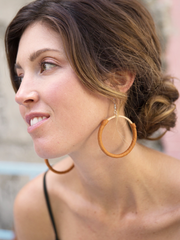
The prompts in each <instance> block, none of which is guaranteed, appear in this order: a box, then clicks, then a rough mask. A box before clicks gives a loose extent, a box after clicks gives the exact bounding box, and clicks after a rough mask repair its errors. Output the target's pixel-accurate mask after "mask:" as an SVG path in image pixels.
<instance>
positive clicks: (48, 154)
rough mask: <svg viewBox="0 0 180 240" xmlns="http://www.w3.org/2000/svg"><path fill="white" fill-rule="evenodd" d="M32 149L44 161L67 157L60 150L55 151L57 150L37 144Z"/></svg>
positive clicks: (64, 152)
mask: <svg viewBox="0 0 180 240" xmlns="http://www.w3.org/2000/svg"><path fill="white" fill-rule="evenodd" d="M34 149H35V152H36V153H37V155H38V156H39V157H40V158H44V159H53V158H59V157H62V156H64V155H67V152H66V151H60V149H58V150H59V151H57V149H56V150H55V149H54V148H52V147H49V146H42V145H41V146H40V145H39V144H34Z"/></svg>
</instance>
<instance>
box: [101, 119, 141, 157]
mask: <svg viewBox="0 0 180 240" xmlns="http://www.w3.org/2000/svg"><path fill="white" fill-rule="evenodd" d="M116 117H121V118H124V119H126V120H127V121H128V122H129V124H130V127H131V130H132V135H133V139H132V142H131V145H130V146H129V147H128V149H127V150H126V151H125V152H123V153H120V154H113V153H110V152H108V151H107V150H106V149H105V147H104V145H103V142H102V132H103V129H104V127H105V126H106V125H107V124H108V122H109V121H110V120H112V119H114V118H116ZM136 140H137V130H136V124H135V123H133V122H132V121H131V120H130V119H129V118H127V117H125V116H121V115H114V116H113V117H110V118H108V119H105V120H103V121H102V122H101V125H100V128H99V132H98V143H99V146H100V148H101V150H102V151H103V152H104V153H105V154H106V155H107V156H109V157H112V158H122V157H124V156H126V155H128V154H129V153H130V152H131V151H132V149H133V148H134V146H135V144H136Z"/></svg>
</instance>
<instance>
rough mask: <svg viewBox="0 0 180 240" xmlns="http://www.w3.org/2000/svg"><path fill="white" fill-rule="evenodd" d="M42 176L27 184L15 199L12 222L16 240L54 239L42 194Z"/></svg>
mask: <svg viewBox="0 0 180 240" xmlns="http://www.w3.org/2000/svg"><path fill="white" fill-rule="evenodd" d="M43 176H44V175H43V174H42V175H40V176H38V177H37V178H35V179H33V180H32V181H31V182H29V183H28V184H27V185H26V186H25V187H24V188H23V189H22V190H21V191H20V192H19V194H18V195H17V197H16V199H15V203H14V220H15V231H16V234H17V238H18V240H21V239H22V240H32V239H33V240H41V239H44V240H46V239H47V240H50V239H54V236H53V230H52V226H51V222H50V218H49V215H48V211H47V207H46V202H45V197H44V192H43ZM51 235H52V236H51Z"/></svg>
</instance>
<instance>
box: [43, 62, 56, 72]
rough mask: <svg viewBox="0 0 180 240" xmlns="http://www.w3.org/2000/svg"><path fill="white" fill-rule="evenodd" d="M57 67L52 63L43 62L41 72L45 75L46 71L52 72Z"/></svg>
mask: <svg viewBox="0 0 180 240" xmlns="http://www.w3.org/2000/svg"><path fill="white" fill-rule="evenodd" d="M56 66H57V65H56V64H54V63H50V62H42V63H41V70H40V72H41V73H43V72H44V71H48V70H51V69H52V68H54V67H56Z"/></svg>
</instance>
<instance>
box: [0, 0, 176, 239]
mask: <svg viewBox="0 0 180 240" xmlns="http://www.w3.org/2000/svg"><path fill="white" fill-rule="evenodd" d="M141 1H142V2H143V3H144V4H145V5H146V7H147V8H148V9H149V11H150V12H151V14H152V16H153V18H154V20H155V23H156V27H157V31H158V34H159V38H160V40H161V45H162V50H163V66H164V69H166V72H167V73H170V74H171V75H173V76H175V77H177V78H179V79H180V14H179V13H180V1H179V0H141ZM28 2H30V1H28V0H16V1H14V0H6V1H4V0H0V240H5V239H6V240H7V239H13V233H12V231H11V230H13V202H14V199H15V196H16V195H17V193H18V191H19V190H20V189H21V188H22V187H23V186H24V185H25V184H26V183H27V182H28V181H30V180H31V179H32V178H33V177H35V176H36V175H37V174H39V173H40V172H43V171H45V170H46V166H45V164H44V162H43V160H42V159H40V158H39V157H38V156H37V155H36V153H35V151H34V149H33V143H32V140H31V138H30V137H29V135H28V134H27V130H26V124H25V123H24V122H23V120H22V119H21V117H20V114H19V110H18V106H17V104H16V103H15V101H14V97H15V94H14V92H13V90H12V87H11V83H10V79H9V73H8V69H7V64H6V58H5V52H4V33H5V29H6V27H7V25H8V23H9V22H10V21H11V19H12V18H13V17H14V15H15V14H16V12H17V11H18V10H19V9H20V7H22V6H23V5H25V4H26V3H28ZM175 85H176V86H177V87H178V89H179V90H180V81H179V80H175ZM177 116H178V122H177V125H176V128H174V129H173V130H172V131H171V132H169V133H167V134H166V135H165V136H164V137H163V139H162V140H161V141H156V142H154V143H152V142H143V143H144V144H146V145H149V146H150V147H153V148H156V149H158V150H160V151H163V152H165V153H167V154H168V155H171V156H173V157H176V158H178V159H180V120H179V119H180V101H177ZM37 201H38V199H37Z"/></svg>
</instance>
